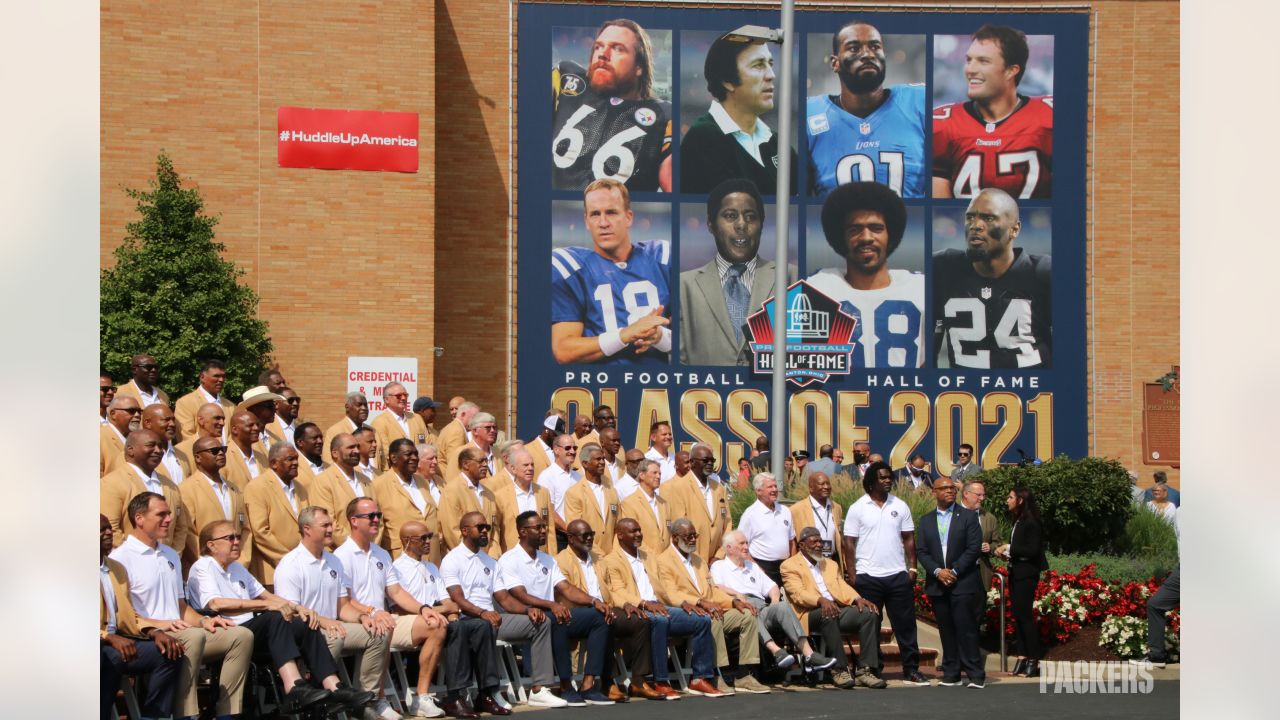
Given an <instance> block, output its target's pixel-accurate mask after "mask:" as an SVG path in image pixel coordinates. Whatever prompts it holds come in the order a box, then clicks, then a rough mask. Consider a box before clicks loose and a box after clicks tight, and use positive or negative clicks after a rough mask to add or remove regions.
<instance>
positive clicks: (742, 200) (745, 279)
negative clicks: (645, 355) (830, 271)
mask: <svg viewBox="0 0 1280 720" xmlns="http://www.w3.org/2000/svg"><path fill="white" fill-rule="evenodd" d="M764 221H765V212H764V200H762V199H761V198H760V190H759V189H757V188H756V185H755V183H753V182H751V181H750V180H745V179H742V178H737V179H732V180H725V181H724V182H722V183H720V184H719V185H716V186H715V188H713V189H712V190H711V195H710V196H709V197H708V198H707V230H708V231H710V233H711V237H712V238H713V239H714V240H715V246H716V255H715V257H713V258H711V260H710V261H709V262H708V263H707V264H705V265H703V266H702V267H699V268H695V269H693V270H689V271H687V272H682V273H680V313H681V320H680V362H682V363H684V364H685V365H746V364H747V354H746V353H744V346H745V343H746V341H747V340H749V339H750V338H749V337H747V336H746V335H745V334H744V332H745V331H744V330H743V328H744V326H745V325H746V323H747V317H748V316H750V315H751V313H752V312H754V311H756V310H759V309H760V306H761V305H762V304H763V303H764V301H765V300H766V299H768V298H769V297H770V296H771V295H773V280H774V277H773V276H774V268H775V267H776V266H775V265H774V263H773V261H772V260H765V259H764V258H762V257H760V255H759V253H760V233H761V231H762V230H763V229H764ZM795 279H796V269H795V266H793V265H789V266H787V282H788V284H790V283H791V282H794V281H795Z"/></svg>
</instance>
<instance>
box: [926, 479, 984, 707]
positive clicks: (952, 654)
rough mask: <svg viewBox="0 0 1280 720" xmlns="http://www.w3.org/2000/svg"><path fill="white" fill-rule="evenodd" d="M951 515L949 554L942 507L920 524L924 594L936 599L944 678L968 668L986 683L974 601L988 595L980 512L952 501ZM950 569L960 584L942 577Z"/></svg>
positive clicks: (972, 675) (971, 677)
mask: <svg viewBox="0 0 1280 720" xmlns="http://www.w3.org/2000/svg"><path fill="white" fill-rule="evenodd" d="M950 514H951V521H950V525H949V528H948V532H947V546H946V552H945V553H944V552H943V548H942V535H941V533H940V531H939V529H938V519H939V515H938V513H937V511H936V510H935V511H933V512H928V513H925V514H924V516H923V517H921V518H920V523H919V524H918V525H917V526H916V558H917V559H918V560H919V561H920V564H921V565H922V566H924V577H925V579H924V594H925V595H927V596H928V597H929V600H931V601H932V602H933V612H934V616H935V618H936V619H937V621H938V634H939V635H940V636H941V637H942V677H943V679H959V677H960V669H961V667H962V666H963V668H964V672H965V674H966V675H968V676H969V680H971V681H976V682H982V681H983V680H984V679H985V678H986V671H985V670H984V669H983V667H982V654H981V652H980V651H979V649H978V625H977V623H975V622H974V612H973V606H974V604H975V603H977V602H979V601H980V599H981V598H982V583H981V579H980V576H979V573H978V555H979V554H980V553H981V550H982V530H981V528H980V527H979V524H978V516H977V515H975V514H974V513H972V512H970V511H968V510H965V509H964V508H963V507H962V506H961V505H960V504H959V503H954V504H952V506H951V513H950ZM944 558H945V559H944ZM944 568H945V569H947V570H950V571H951V572H954V573H955V574H956V581H955V583H954V584H952V585H951V586H949V587H948V586H947V585H944V584H943V582H942V581H941V580H939V579H938V577H937V573H938V571H940V570H942V569H944Z"/></svg>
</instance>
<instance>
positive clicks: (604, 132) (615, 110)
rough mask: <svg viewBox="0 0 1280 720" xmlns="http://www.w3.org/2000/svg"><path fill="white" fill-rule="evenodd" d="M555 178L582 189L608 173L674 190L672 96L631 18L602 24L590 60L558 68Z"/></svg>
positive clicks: (647, 187) (630, 183)
mask: <svg viewBox="0 0 1280 720" xmlns="http://www.w3.org/2000/svg"><path fill="white" fill-rule="evenodd" d="M552 90H553V92H554V93H555V101H554V104H555V111H554V116H553V118H552V121H551V138H552V139H551V161H552V172H551V177H552V186H553V187H555V188H556V189H557V190H580V189H582V188H584V187H586V186H587V185H589V184H590V183H591V181H593V180H599V179H602V178H610V179H613V180H617V181H618V182H622V183H626V185H627V188H629V189H630V190H632V191H639V192H645V191H648V192H657V191H658V190H659V189H661V190H662V191H663V192H671V104H670V103H666V102H662V101H660V100H657V99H655V98H654V97H653V95H652V90H653V45H652V43H651V42H650V41H649V34H648V33H647V32H645V31H644V28H642V27H640V26H639V25H637V24H636V23H635V22H633V21H631V20H609V21H608V22H606V23H604V24H603V25H601V26H600V30H599V31H597V32H596V38H595V42H594V43H592V46H591V56H590V60H589V63H588V66H587V68H586V69H585V70H584V69H583V67H582V66H581V65H578V64H577V63H575V62H572V61H568V60H566V61H562V62H561V63H560V64H559V65H558V66H556V67H555V68H554V69H553V70H552Z"/></svg>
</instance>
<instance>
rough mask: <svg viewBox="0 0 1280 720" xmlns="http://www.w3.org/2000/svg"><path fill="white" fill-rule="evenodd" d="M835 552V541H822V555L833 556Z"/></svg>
mask: <svg viewBox="0 0 1280 720" xmlns="http://www.w3.org/2000/svg"><path fill="white" fill-rule="evenodd" d="M834 553H835V543H833V542H831V541H830V540H823V541H822V556H823V557H831V556H832V555H833V554H834Z"/></svg>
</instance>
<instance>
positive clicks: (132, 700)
mask: <svg viewBox="0 0 1280 720" xmlns="http://www.w3.org/2000/svg"><path fill="white" fill-rule="evenodd" d="M120 689H121V690H123V691H124V707H125V710H126V712H128V713H129V720H141V718H142V708H140V707H139V706H138V696H137V694H135V693H134V692H133V678H131V677H129V676H128V675H125V676H124V677H122V678H120Z"/></svg>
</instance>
